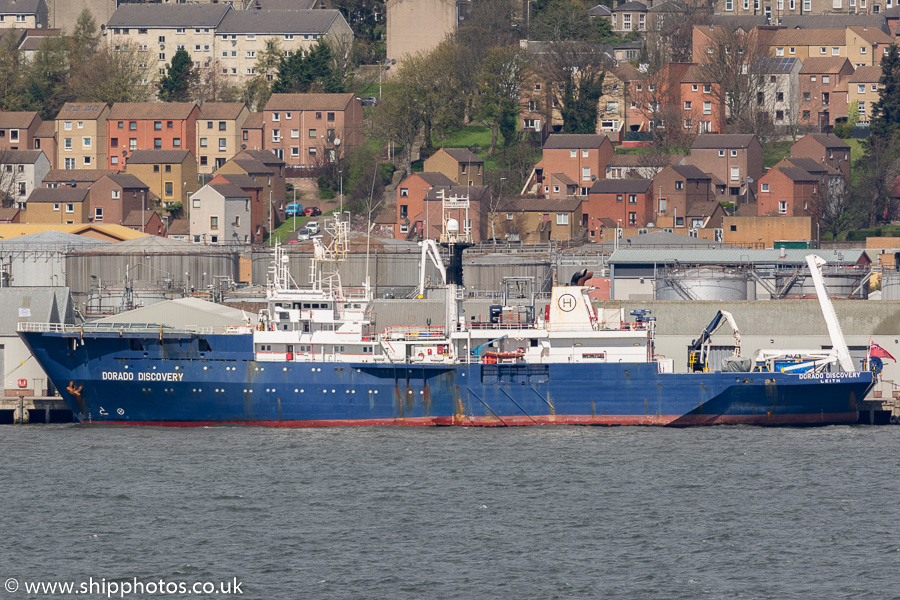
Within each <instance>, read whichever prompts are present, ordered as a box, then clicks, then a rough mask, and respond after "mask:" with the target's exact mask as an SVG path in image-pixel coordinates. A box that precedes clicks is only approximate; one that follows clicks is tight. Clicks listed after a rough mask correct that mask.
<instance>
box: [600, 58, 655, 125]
mask: <svg viewBox="0 0 900 600" xmlns="http://www.w3.org/2000/svg"><path fill="white" fill-rule="evenodd" d="M643 78H644V75H643V74H642V73H641V72H640V71H638V70H637V68H636V67H634V66H633V65H631V64H630V63H627V62H620V63H619V64H618V65H616V66H615V67H613V68H611V69H609V70H608V71H607V72H606V75H604V77H603V95H602V96H600V100H599V101H598V102H597V112H598V116H599V119H598V121H599V125H600V128H599V131H598V132H597V133H605V134H606V135H608V136H610V137H612V138H613V139H614V140H616V141H621V132H622V131H623V129H624V127H625V120H626V115H627V103H628V102H629V100H630V98H629V97H628V96H627V94H626V91H627V90H628V86H629V85H630V84H631V82H633V81H639V80H641V79H643Z"/></svg>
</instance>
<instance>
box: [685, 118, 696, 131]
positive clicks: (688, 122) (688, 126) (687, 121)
mask: <svg viewBox="0 0 900 600" xmlns="http://www.w3.org/2000/svg"><path fill="white" fill-rule="evenodd" d="M693 126H694V121H693V120H692V119H685V120H684V128H685V130H687V131H690V130H691V127H693Z"/></svg>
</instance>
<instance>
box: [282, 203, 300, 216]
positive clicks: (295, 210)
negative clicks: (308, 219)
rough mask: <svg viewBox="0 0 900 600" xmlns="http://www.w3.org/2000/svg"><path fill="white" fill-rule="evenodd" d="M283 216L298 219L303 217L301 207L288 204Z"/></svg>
mask: <svg viewBox="0 0 900 600" xmlns="http://www.w3.org/2000/svg"><path fill="white" fill-rule="evenodd" d="M284 214H286V215H287V216H289V217H299V216H302V215H303V205H301V204H288V205H287V208H285V209H284Z"/></svg>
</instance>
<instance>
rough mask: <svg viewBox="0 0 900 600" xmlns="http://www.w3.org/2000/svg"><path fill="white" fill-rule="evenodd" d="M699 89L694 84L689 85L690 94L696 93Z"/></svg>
mask: <svg viewBox="0 0 900 600" xmlns="http://www.w3.org/2000/svg"><path fill="white" fill-rule="evenodd" d="M699 89H700V86H698V85H697V84H696V83H692V84H691V91H692V92H696V91H698V90H699Z"/></svg>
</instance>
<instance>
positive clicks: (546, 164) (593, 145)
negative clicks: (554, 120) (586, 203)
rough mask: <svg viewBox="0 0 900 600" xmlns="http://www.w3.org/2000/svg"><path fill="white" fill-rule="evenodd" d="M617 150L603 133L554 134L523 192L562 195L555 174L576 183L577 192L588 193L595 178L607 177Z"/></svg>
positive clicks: (581, 194)
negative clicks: (607, 171)
mask: <svg viewBox="0 0 900 600" xmlns="http://www.w3.org/2000/svg"><path fill="white" fill-rule="evenodd" d="M614 153H615V150H614V148H613V145H612V142H610V141H609V138H608V137H607V136H606V135H602V134H553V135H551V136H550V137H548V138H547V141H546V142H544V147H543V149H542V157H541V160H540V162H538V164H537V165H535V167H534V170H533V171H532V173H531V176H530V177H529V179H528V181H527V182H526V184H525V188H524V189H523V191H522V193H523V194H535V195H542V196H545V197H550V196H551V195H553V196H556V195H559V194H560V191H561V190H560V189H556V187H555V186H556V184H552V183H551V175H565V176H566V179H565V180H560V181H561V182H565V183H567V182H569V181H571V182H572V183H574V184H575V185H576V191H575V193H576V194H577V195H579V196H586V195H587V193H588V189H589V188H590V187H591V185H592V183H593V181H594V180H596V179H598V178H600V179H602V178H605V177H606V167H607V165H608V164H609V161H610V160H611V159H612V157H613V154H614Z"/></svg>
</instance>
